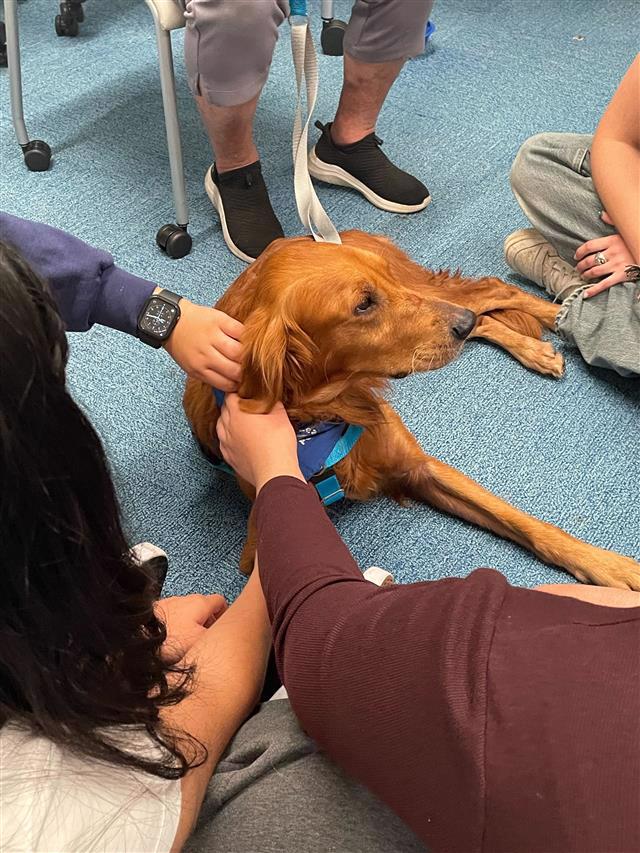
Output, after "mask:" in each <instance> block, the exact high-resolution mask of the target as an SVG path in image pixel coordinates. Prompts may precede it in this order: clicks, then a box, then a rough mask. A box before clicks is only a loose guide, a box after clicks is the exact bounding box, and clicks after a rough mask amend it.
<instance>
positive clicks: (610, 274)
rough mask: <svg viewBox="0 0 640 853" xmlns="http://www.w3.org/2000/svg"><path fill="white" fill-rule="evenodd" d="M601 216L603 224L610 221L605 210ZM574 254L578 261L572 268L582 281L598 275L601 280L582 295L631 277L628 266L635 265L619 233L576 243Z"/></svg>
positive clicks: (593, 293) (598, 290)
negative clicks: (602, 261) (600, 259)
mask: <svg viewBox="0 0 640 853" xmlns="http://www.w3.org/2000/svg"><path fill="white" fill-rule="evenodd" d="M601 218H602V221H603V222H606V223H607V225H613V222H612V221H611V218H610V216H609V215H608V213H606V212H604V213H603V214H602V217H601ZM614 227H615V226H614ZM574 257H575V259H576V260H577V261H579V263H578V264H576V270H577V271H578V272H579V273H580V275H581V276H582V278H583V279H584V280H585V281H591V280H592V279H594V278H601V281H599V282H598V283H597V284H594V286H593V287H590V288H588V290H585V291H584V298H585V299H588V298H589V297H591V296H595V295H596V294H597V293H602V291H603V290H607V289H608V288H610V287H613V285H614V284H622V283H623V282H625V281H633V279H632V278H629V271H628V267H635V260H634V258H633V256H632V254H631V252H630V251H629V249H628V248H627V245H626V243H625V242H624V240H623V239H622V237H621V236H620V234H611V235H610V236H608V237H599V238H597V239H595V240H588V241H587V242H586V243H583V244H582V246H579V247H578V249H577V250H576V253H575V255H574ZM598 257H600V258H605V263H601V262H600V261H598V260H597V258H598ZM636 269H637V268H636Z"/></svg>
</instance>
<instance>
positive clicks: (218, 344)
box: [212, 329, 244, 364]
mask: <svg viewBox="0 0 640 853" xmlns="http://www.w3.org/2000/svg"><path fill="white" fill-rule="evenodd" d="M212 344H213V346H214V347H215V348H216V349H217V350H218V352H219V353H222V355H223V356H225V357H226V358H228V359H231V361H234V362H238V364H239V363H240V362H241V361H242V354H243V351H244V350H243V346H242V344H241V343H239V341H236V340H234V338H232V337H230V336H229V335H227V334H226V333H225V332H223V331H221V330H220V329H218V330H217V334H216V335H215V338H214V340H213V341H212Z"/></svg>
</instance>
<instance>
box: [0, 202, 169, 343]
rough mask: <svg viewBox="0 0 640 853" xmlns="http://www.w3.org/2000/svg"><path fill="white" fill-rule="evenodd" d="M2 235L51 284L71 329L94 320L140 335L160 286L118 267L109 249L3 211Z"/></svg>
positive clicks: (85, 326)
mask: <svg viewBox="0 0 640 853" xmlns="http://www.w3.org/2000/svg"><path fill="white" fill-rule="evenodd" d="M0 240H2V241H3V242H5V243H9V244H11V245H12V246H13V247H14V248H15V249H17V250H18V251H19V252H20V254H21V255H22V256H23V257H24V258H25V260H26V261H28V263H29V264H30V265H31V266H32V267H33V269H34V270H35V271H36V272H37V273H38V274H39V275H40V276H41V277H42V278H44V279H45V280H46V281H47V282H48V283H49V286H50V288H51V291H52V293H53V296H54V298H55V300H56V302H57V305H58V309H59V311H60V314H61V315H62V318H63V320H64V322H65V324H66V327H67V329H68V330H69V331H70V332H85V331H86V330H87V329H89V328H91V326H92V325H93V324H94V323H99V324H100V325H102V326H109V327H111V328H112V329H118V330H119V331H121V332H127V333H128V334H130V335H135V333H136V327H137V320H138V315H139V313H140V311H141V309H142V306H143V305H144V303H145V301H146V300H147V299H148V298H149V296H150V295H151V294H152V293H153V290H154V288H155V287H156V285H155V284H153V282H150V281H146V280H145V279H142V278H138V277H137V276H135V275H131V273H128V272H125V271H124V270H122V269H120V268H119V267H117V266H116V265H115V264H114V262H113V258H112V257H111V255H110V254H109V253H108V252H104V251H102V250H101V249H95V248H94V247H93V246H89V245H88V244H87V243H84V242H83V241H82V240H79V239H78V238H77V237H73V236H72V235H71V234H67V233H66V232H64V231H59V230H58V229H57V228H51V227H50V226H49V225H43V224H42V223H40V222H31V221H29V220H26V219H20V218H18V217H16V216H10V215H9V214H8V213H0Z"/></svg>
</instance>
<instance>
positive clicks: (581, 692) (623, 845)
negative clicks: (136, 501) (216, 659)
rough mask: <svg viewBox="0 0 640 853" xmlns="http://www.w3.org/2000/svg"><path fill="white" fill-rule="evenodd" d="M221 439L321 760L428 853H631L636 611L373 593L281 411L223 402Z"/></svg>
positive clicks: (483, 581) (567, 602) (619, 598)
mask: <svg viewBox="0 0 640 853" xmlns="http://www.w3.org/2000/svg"><path fill="white" fill-rule="evenodd" d="M217 430H218V438H219V440H220V447H221V450H222V452H223V455H224V457H225V459H226V461H227V462H228V463H229V464H230V465H231V466H232V467H233V468H234V469H235V470H236V472H237V473H238V474H239V475H240V476H241V477H242V478H243V479H244V480H246V481H247V482H249V483H252V484H253V485H254V486H255V488H256V492H257V499H256V503H255V505H254V510H253V511H254V514H255V520H256V526H257V537H258V538H257V561H256V566H255V569H254V572H253V574H252V576H251V579H250V583H251V582H252V581H253V580H254V578H255V576H256V574H258V573H259V575H260V582H261V585H262V589H263V591H264V595H265V599H266V602H267V608H268V612H269V618H270V619H271V622H272V631H273V641H274V646H275V651H276V658H277V663H278V668H279V672H280V675H281V678H282V681H283V683H284V685H285V687H286V688H287V690H288V693H289V698H290V701H291V705H292V707H293V709H294V711H295V713H296V715H297V717H298V719H299V721H300V724H301V726H302V728H303V729H304V730H305V732H306V733H307V734H308V735H309V736H310V737H311V738H313V740H314V742H315V743H316V744H317V745H318V746H319V747H320V748H321V749H322V750H323V751H324V752H326V754H327V756H328V757H329V758H331V759H333V761H334V762H335V763H336V764H337V765H338V766H339V767H341V768H342V769H343V770H344V771H345V772H346V773H347V774H348V776H349V777H350V778H352V779H354V780H356V781H358V782H361V783H362V784H363V785H365V786H367V787H368V788H369V789H370V790H371V791H372V792H373V793H374V794H375V795H376V796H377V797H379V798H380V800H381V801H382V802H385V803H387V804H388V805H389V806H390V807H391V808H392V809H393V810H394V811H395V812H396V814H398V815H399V816H400V817H401V818H402V819H403V820H404V821H405V822H406V824H407V825H408V826H409V827H411V828H412V829H413V831H414V832H415V833H416V835H417V837H418V838H419V839H420V840H421V841H422V842H423V843H424V844H425V845H426V847H427V848H428V849H429V850H430V851H432V853H436V851H448V852H449V853H451V851H457V853H474V851H492V853H493V852H494V851H505V853H507V851H516V850H517V851H518V853H526V851H544V853H570V851H575V853H604V851H610V852H611V853H614V851H615V853H622V851H624V853H631V851H635V850H639V849H640V809H639V808H638V791H639V790H640V750H639V749H638V748H637V747H638V744H640V654H639V650H640V594H638V593H637V592H631V591H623V590H613V589H603V588H595V587H585V586H583V587H580V586H574V585H567V586H564V585H563V586H562V587H560V588H557V587H544V588H541V590H542V591H540V590H529V589H521V588H517V587H512V586H510V585H509V583H508V582H507V581H506V579H505V578H504V577H503V576H502V575H501V574H499V573H498V572H496V571H494V570H491V569H479V570H477V571H474V572H472V573H471V574H470V575H469V576H468V577H467V578H450V579H446V580H440V581H431V582H424V583H414V584H408V585H406V586H396V585H391V586H385V587H376V586H374V585H372V584H371V583H369V582H368V581H366V580H364V579H363V576H362V574H361V571H360V569H359V568H358V566H357V565H356V563H355V561H354V559H353V557H352V556H351V554H350V553H349V551H348V549H347V547H346V546H345V544H344V543H343V542H342V540H341V539H340V536H339V535H338V533H337V531H336V529H335V527H334V526H333V524H332V523H331V521H330V520H329V519H328V517H327V515H326V513H325V511H324V509H323V507H322V505H321V504H320V502H319V501H318V497H317V494H316V493H315V490H314V489H313V487H312V486H310V485H308V484H307V483H306V482H305V481H304V478H303V476H302V474H301V473H300V468H299V465H298V457H297V452H296V437H295V433H294V430H293V428H292V426H291V424H290V422H289V418H288V416H287V413H286V411H285V410H284V408H283V407H282V406H281V405H280V404H278V405H276V407H275V408H274V409H273V410H272V412H271V413H270V414H266V415H261V414H249V413H247V412H243V411H242V408H241V401H240V399H239V398H238V397H237V395H235V394H234V395H228V396H227V398H226V401H225V405H224V407H223V410H222V414H221V417H220V419H219V420H218V424H217ZM548 593H557V594H556V595H550V594H548ZM579 599H583V600H579ZM598 605H599V606H598ZM612 605H613V606H612ZM617 606H620V607H621V608H623V609H616V608H617ZM283 849H285V848H283ZM300 849H305V848H304V847H301V848H300ZM327 849H330V848H327ZM390 849H394V848H390Z"/></svg>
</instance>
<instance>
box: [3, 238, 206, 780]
mask: <svg viewBox="0 0 640 853" xmlns="http://www.w3.org/2000/svg"><path fill="white" fill-rule="evenodd" d="M66 360H67V340H66V337H65V333H64V327H63V324H62V321H61V319H60V316H59V315H58V312H57V311H56V308H55V304H54V302H53V299H52V297H51V295H50V293H49V291H48V289H47V286H46V285H45V284H44V282H42V281H41V280H40V279H39V277H38V276H37V275H36V274H35V273H34V272H33V270H31V269H30V268H29V266H28V265H27V264H26V263H25V261H24V260H23V259H22V258H21V257H20V255H19V254H18V253H17V252H16V251H15V250H14V249H12V248H11V247H10V246H7V245H4V244H2V243H0V541H1V542H2V548H1V549H0V726H3V725H4V724H5V723H7V722H11V723H17V724H20V725H26V726H28V727H29V728H30V729H31V730H33V731H34V732H36V733H38V734H41V735H44V736H46V737H48V738H49V739H51V740H52V741H54V742H56V743H58V744H61V745H64V746H65V747H66V748H71V749H73V750H75V751H76V752H80V753H82V754H84V755H87V756H91V757H93V758H97V759H103V760H106V761H109V762H112V763H115V764H119V765H128V766H131V767H134V768H138V769H142V770H144V771H147V772H149V773H153V774H155V775H158V776H162V777H165V778H179V777H181V776H183V775H184V774H185V773H186V771H187V770H188V769H189V767H192V766H195V765H196V764H200V763H201V762H202V761H203V760H204V759H205V757H206V752H205V751H204V747H202V746H201V745H200V744H199V743H198V742H197V741H195V740H193V739H191V738H189V737H188V736H186V735H184V734H181V733H177V732H173V731H169V730H168V729H167V728H165V727H164V726H163V724H162V721H161V717H160V710H161V709H162V708H163V707H165V706H167V705H172V704H175V703H177V702H179V701H181V700H182V699H183V698H184V697H185V695H186V694H187V693H188V691H189V688H190V682H191V679H192V677H193V672H192V671H191V670H189V669H183V668H180V667H179V666H171V665H169V664H167V663H166V662H165V661H163V659H162V657H161V654H160V649H161V646H162V643H163V642H164V640H165V637H166V630H165V626H164V625H163V623H162V622H161V621H159V620H158V618H157V617H156V615H155V613H154V607H153V605H154V599H155V586H154V579H153V578H152V577H150V576H149V574H148V573H147V572H146V571H145V570H144V568H142V567H141V566H140V565H138V564H137V563H136V562H135V561H134V560H132V559H131V557H130V555H129V548H128V544H127V542H126V540H125V537H124V534H123V531H122V525H121V520H120V515H119V508H118V502H117V499H116V496H115V492H114V488H113V484H112V482H111V477H110V474H109V469H108V465H107V462H106V459H105V455H104V451H103V448H102V445H101V443H100V440H99V438H98V436H97V435H96V433H95V431H94V430H93V428H92V426H91V424H90V423H89V422H88V420H87V419H86V417H85V416H84V415H83V413H82V412H81V411H80V409H79V408H78V406H77V405H76V404H75V403H74V401H73V400H72V398H71V396H70V395H69V392H68V391H67V388H66V385H65V366H66ZM123 726H128V727H134V728H136V729H139V730H146V732H147V733H148V735H149V736H150V737H151V738H152V740H153V741H154V742H155V744H156V745H157V749H154V750H145V751H144V753H143V754H135V752H134V751H133V749H132V751H128V750H127V748H126V738H123V737H122V734H123V729H122V727H123ZM118 733H119V734H120V736H119V737H118V736H117V735H118ZM123 740H124V741H125V742H124V744H123Z"/></svg>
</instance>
